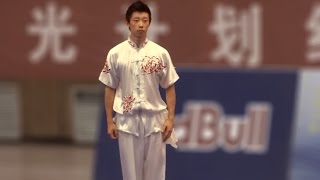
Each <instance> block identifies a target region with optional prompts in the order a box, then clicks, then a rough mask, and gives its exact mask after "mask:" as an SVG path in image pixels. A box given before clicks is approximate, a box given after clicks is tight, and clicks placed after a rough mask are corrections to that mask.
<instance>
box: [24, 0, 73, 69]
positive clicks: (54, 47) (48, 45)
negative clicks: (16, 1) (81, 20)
mask: <svg viewBox="0 0 320 180" xmlns="http://www.w3.org/2000/svg"><path fill="white" fill-rule="evenodd" d="M32 16H33V18H34V20H35V23H33V24H31V25H28V26H27V33H28V34H29V35H36V36H39V38H40V42H39V43H38V46H37V47H36V48H35V49H34V50H33V51H32V52H31V54H30V56H29V59H30V61H31V62H32V63H39V62H40V61H41V60H42V59H43V58H44V57H45V55H46V54H47V53H50V55H51V57H52V59H53V60H54V61H55V62H57V63H59V64H66V63H72V62H73V61H74V60H75V57H76V54H77V49H76V47H74V46H72V45H70V46H68V47H67V48H66V49H65V50H63V49H62V46H63V45H62V37H63V36H67V35H75V33H76V30H77V29H76V27H75V26H74V25H70V24H67V21H68V20H69V19H70V16H71V11H70V9H69V8H67V7H63V8H62V9H61V10H60V11H58V10H57V6H56V5H55V4H54V3H52V2H51V3H49V4H48V5H47V7H46V9H45V10H42V9H40V8H34V9H33V10H32Z"/></svg>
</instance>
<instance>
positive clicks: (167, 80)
mask: <svg viewBox="0 0 320 180" xmlns="http://www.w3.org/2000/svg"><path fill="white" fill-rule="evenodd" d="M162 60H163V62H164V65H165V68H163V70H162V74H161V78H160V86H161V87H162V88H167V87H169V86H171V85H173V84H174V83H175V82H176V81H177V80H178V79H179V76H178V74H177V72H176V69H175V67H174V66H173V63H172V61H171V57H170V55H169V53H168V51H165V52H164V53H163V54H162Z"/></svg>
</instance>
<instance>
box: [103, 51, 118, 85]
mask: <svg viewBox="0 0 320 180" xmlns="http://www.w3.org/2000/svg"><path fill="white" fill-rule="evenodd" d="M116 62H117V59H115V58H114V57H113V56H112V53H111V52H110V51H109V53H108V55H107V58H106V62H105V64H104V66H103V69H102V71H101V73H100V76H99V80H100V81H101V82H102V83H103V84H105V85H106V86H109V87H111V88H113V89H116V88H117V87H118V83H119V77H118V75H117V68H116V67H117V66H116Z"/></svg>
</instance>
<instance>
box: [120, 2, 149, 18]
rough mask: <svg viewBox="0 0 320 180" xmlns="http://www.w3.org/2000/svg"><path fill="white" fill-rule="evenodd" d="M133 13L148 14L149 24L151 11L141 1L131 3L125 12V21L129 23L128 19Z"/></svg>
mask: <svg viewBox="0 0 320 180" xmlns="http://www.w3.org/2000/svg"><path fill="white" fill-rule="evenodd" d="M134 12H146V13H148V14H149V22H151V11H150V9H149V7H148V5H147V4H145V3H144V2H142V1H136V2H134V3H132V4H131V5H130V6H129V7H128V10H127V12H126V20H127V22H130V18H131V16H132V14H133V13H134Z"/></svg>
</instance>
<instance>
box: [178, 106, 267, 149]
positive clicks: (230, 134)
mask: <svg viewBox="0 0 320 180" xmlns="http://www.w3.org/2000/svg"><path fill="white" fill-rule="evenodd" d="M245 108H246V109H245V114H244V115H226V114H224V112H223V108H222V107H221V106H220V105H219V104H218V103H215V102H212V101H189V102H187V103H186V104H185V105H184V110H183V113H182V114H181V115H178V116H177V117H176V126H175V130H176V132H177V136H178V138H179V143H178V146H179V148H178V150H179V151H189V152H190V151H191V152H213V151H215V150H217V149H218V148H221V149H222V150H224V151H226V152H228V153H236V152H240V151H242V152H245V153H247V154H264V153H266V152H267V151H268V146H269V136H270V131H271V130H270V128H271V114H272V108H271V105H270V104H269V103H264V102H251V103H248V104H247V106H246V107H245Z"/></svg>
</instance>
